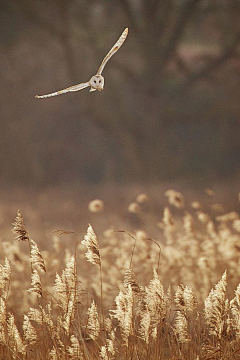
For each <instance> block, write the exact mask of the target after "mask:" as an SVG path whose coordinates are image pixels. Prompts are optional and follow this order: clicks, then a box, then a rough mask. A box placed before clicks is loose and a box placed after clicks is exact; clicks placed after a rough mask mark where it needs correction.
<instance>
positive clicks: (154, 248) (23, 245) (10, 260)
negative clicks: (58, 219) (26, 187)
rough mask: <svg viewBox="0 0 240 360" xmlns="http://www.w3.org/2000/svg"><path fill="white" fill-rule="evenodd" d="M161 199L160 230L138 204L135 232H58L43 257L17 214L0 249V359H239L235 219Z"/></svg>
mask: <svg viewBox="0 0 240 360" xmlns="http://www.w3.org/2000/svg"><path fill="white" fill-rule="evenodd" d="M207 192H208V195H209V196H212V194H210V191H209V190H208V191H207ZM165 195H166V197H167V199H168V201H169V205H168V206H166V207H165V208H164V211H163V214H162V220H161V221H160V220H158V221H157V220H156V217H155V216H153V214H152V213H151V206H150V205H149V203H150V202H151V199H149V196H147V195H146V194H139V195H138V196H137V197H136V199H135V200H134V201H133V202H132V203H131V204H130V205H129V206H128V207H127V208H128V211H129V216H130V217H132V223H134V224H135V225H136V224H142V225H143V226H142V227H137V226H136V228H135V231H131V232H130V233H127V232H124V231H121V232H119V231H118V232H116V231H113V229H111V228H108V229H105V230H104V231H103V232H102V231H101V232H99V233H98V232H97V231H96V233H95V231H94V229H93V227H92V226H91V225H89V226H88V227H87V225H86V228H85V235H84V236H83V237H82V236H78V235H77V234H76V233H74V232H72V231H67V230H59V231H56V232H55V233H54V234H53V235H52V238H51V239H49V241H51V244H50V245H49V244H48V248H47V249H39V246H38V244H37V243H36V242H35V241H33V240H32V239H31V235H30V232H29V231H28V230H27V226H26V225H25V223H24V219H23V216H22V214H21V213H20V212H18V213H17V217H16V219H15V221H14V224H13V231H14V233H15V234H16V240H13V241H11V242H9V241H2V242H1V265H0V294H1V297H0V358H1V359H6V360H7V359H26V360H27V359H33V360H34V359H64V360H65V359H88V360H90V359H92V360H93V359H101V360H105V359H106V360H107V359H108V360H113V359H119V360H120V359H136V360H137V359H142V360H143V359H169V360H170V359H171V360H180V359H186V360H197V359H199V360H200V359H205V360H212V359H223V360H225V359H226V360H227V359H229V360H230V359H239V358H240V284H239V282H240V263H239V262H240V260H239V259H240V257H239V255H240V218H239V214H238V213H236V212H228V213H224V212H223V211H222V208H221V209H220V206H219V205H216V204H213V206H211V207H209V206H208V208H209V209H211V211H208V212H207V211H206V210H204V208H203V205H202V204H201V203H200V202H199V201H194V202H192V204H191V205H190V206H188V207H187V206H186V201H185V199H184V197H183V195H182V194H181V193H179V192H176V191H175V190H168V191H167V192H166V193H165ZM96 203H97V204H101V212H103V211H105V210H104V204H103V202H101V201H100V200H97V202H96ZM92 208H93V210H91V209H92ZM127 208H126V209H127ZM89 210H90V211H93V212H100V211H99V210H98V211H96V207H95V206H94V207H92V206H90V208H89ZM217 211H221V213H217V215H214V214H215V213H216V212H217ZM173 214H174V215H173ZM96 216H98V215H97V214H96ZM148 222H151V227H149V229H150V228H153V227H154V226H155V227H156V229H155V230H156V232H157V231H158V232H159V234H161V240H160V241H159V240H156V239H155V240H154V239H152V238H150V237H149V236H148V234H147V231H146V228H147V224H148ZM153 223H154V224H155V225H153ZM63 239H64V240H63ZM66 239H67V240H66ZM39 244H40V242H39Z"/></svg>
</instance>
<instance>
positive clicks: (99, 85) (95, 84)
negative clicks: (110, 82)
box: [89, 75, 104, 91]
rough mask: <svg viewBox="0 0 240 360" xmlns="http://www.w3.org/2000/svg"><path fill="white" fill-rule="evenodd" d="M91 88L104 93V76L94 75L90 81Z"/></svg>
mask: <svg viewBox="0 0 240 360" xmlns="http://www.w3.org/2000/svg"><path fill="white" fill-rule="evenodd" d="M89 85H90V86H91V88H93V89H96V90H98V91H102V90H103V88H104V77H103V76H102V75H94V76H92V77H91V79H90V81H89Z"/></svg>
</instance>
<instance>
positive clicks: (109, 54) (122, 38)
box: [97, 28, 128, 75]
mask: <svg viewBox="0 0 240 360" xmlns="http://www.w3.org/2000/svg"><path fill="white" fill-rule="evenodd" d="M127 35H128V28H126V29H125V30H124V31H123V33H122V35H121V36H120V38H119V39H118V41H117V42H116V44H114V45H113V47H112V48H111V50H110V51H109V52H108V54H107V55H106V56H105V58H104V59H103V61H102V63H101V65H100V67H99V69H98V72H97V75H101V74H102V72H103V69H104V68H105V65H106V63H107V62H108V60H110V59H111V57H112V56H113V55H114V54H115V52H117V51H118V50H119V49H120V47H121V46H122V44H123V43H124V41H125V40H126V38H127Z"/></svg>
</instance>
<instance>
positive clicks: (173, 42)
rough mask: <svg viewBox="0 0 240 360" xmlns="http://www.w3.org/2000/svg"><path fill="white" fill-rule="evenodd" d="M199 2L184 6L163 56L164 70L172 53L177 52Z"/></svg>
mask: <svg viewBox="0 0 240 360" xmlns="http://www.w3.org/2000/svg"><path fill="white" fill-rule="evenodd" d="M198 1H199V0H189V1H188V2H187V3H186V4H185V5H184V6H183V9H182V11H181V14H180V15H179V17H178V19H177V21H176V23H175V26H174V28H173V31H172V33H171V35H170V38H169V41H168V46H167V48H166V49H165V51H164V54H163V56H162V61H161V67H162V68H163V66H164V65H165V64H166V62H167V61H168V59H169V57H170V56H171V55H172V53H174V52H175V50H176V47H177V45H178V43H179V41H180V40H181V37H182V34H183V31H184V30H185V27H186V24H187V22H188V20H189V18H190V17H191V15H192V13H193V9H194V7H195V6H196V4H197V3H198Z"/></svg>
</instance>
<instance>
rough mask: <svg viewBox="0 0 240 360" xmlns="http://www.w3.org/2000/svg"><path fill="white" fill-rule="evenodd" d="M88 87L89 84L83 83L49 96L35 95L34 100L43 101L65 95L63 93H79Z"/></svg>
mask: <svg viewBox="0 0 240 360" xmlns="http://www.w3.org/2000/svg"><path fill="white" fill-rule="evenodd" d="M88 86H90V85H89V82H85V83H81V84H78V85H74V86H70V87H68V88H66V89H63V90H59V91H56V92H54V93H51V94H47V95H36V96H35V98H38V99H43V98H47V97H51V96H57V95H61V94H65V93H67V92H70V91H79V90H82V89H85V88H86V87H88Z"/></svg>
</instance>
